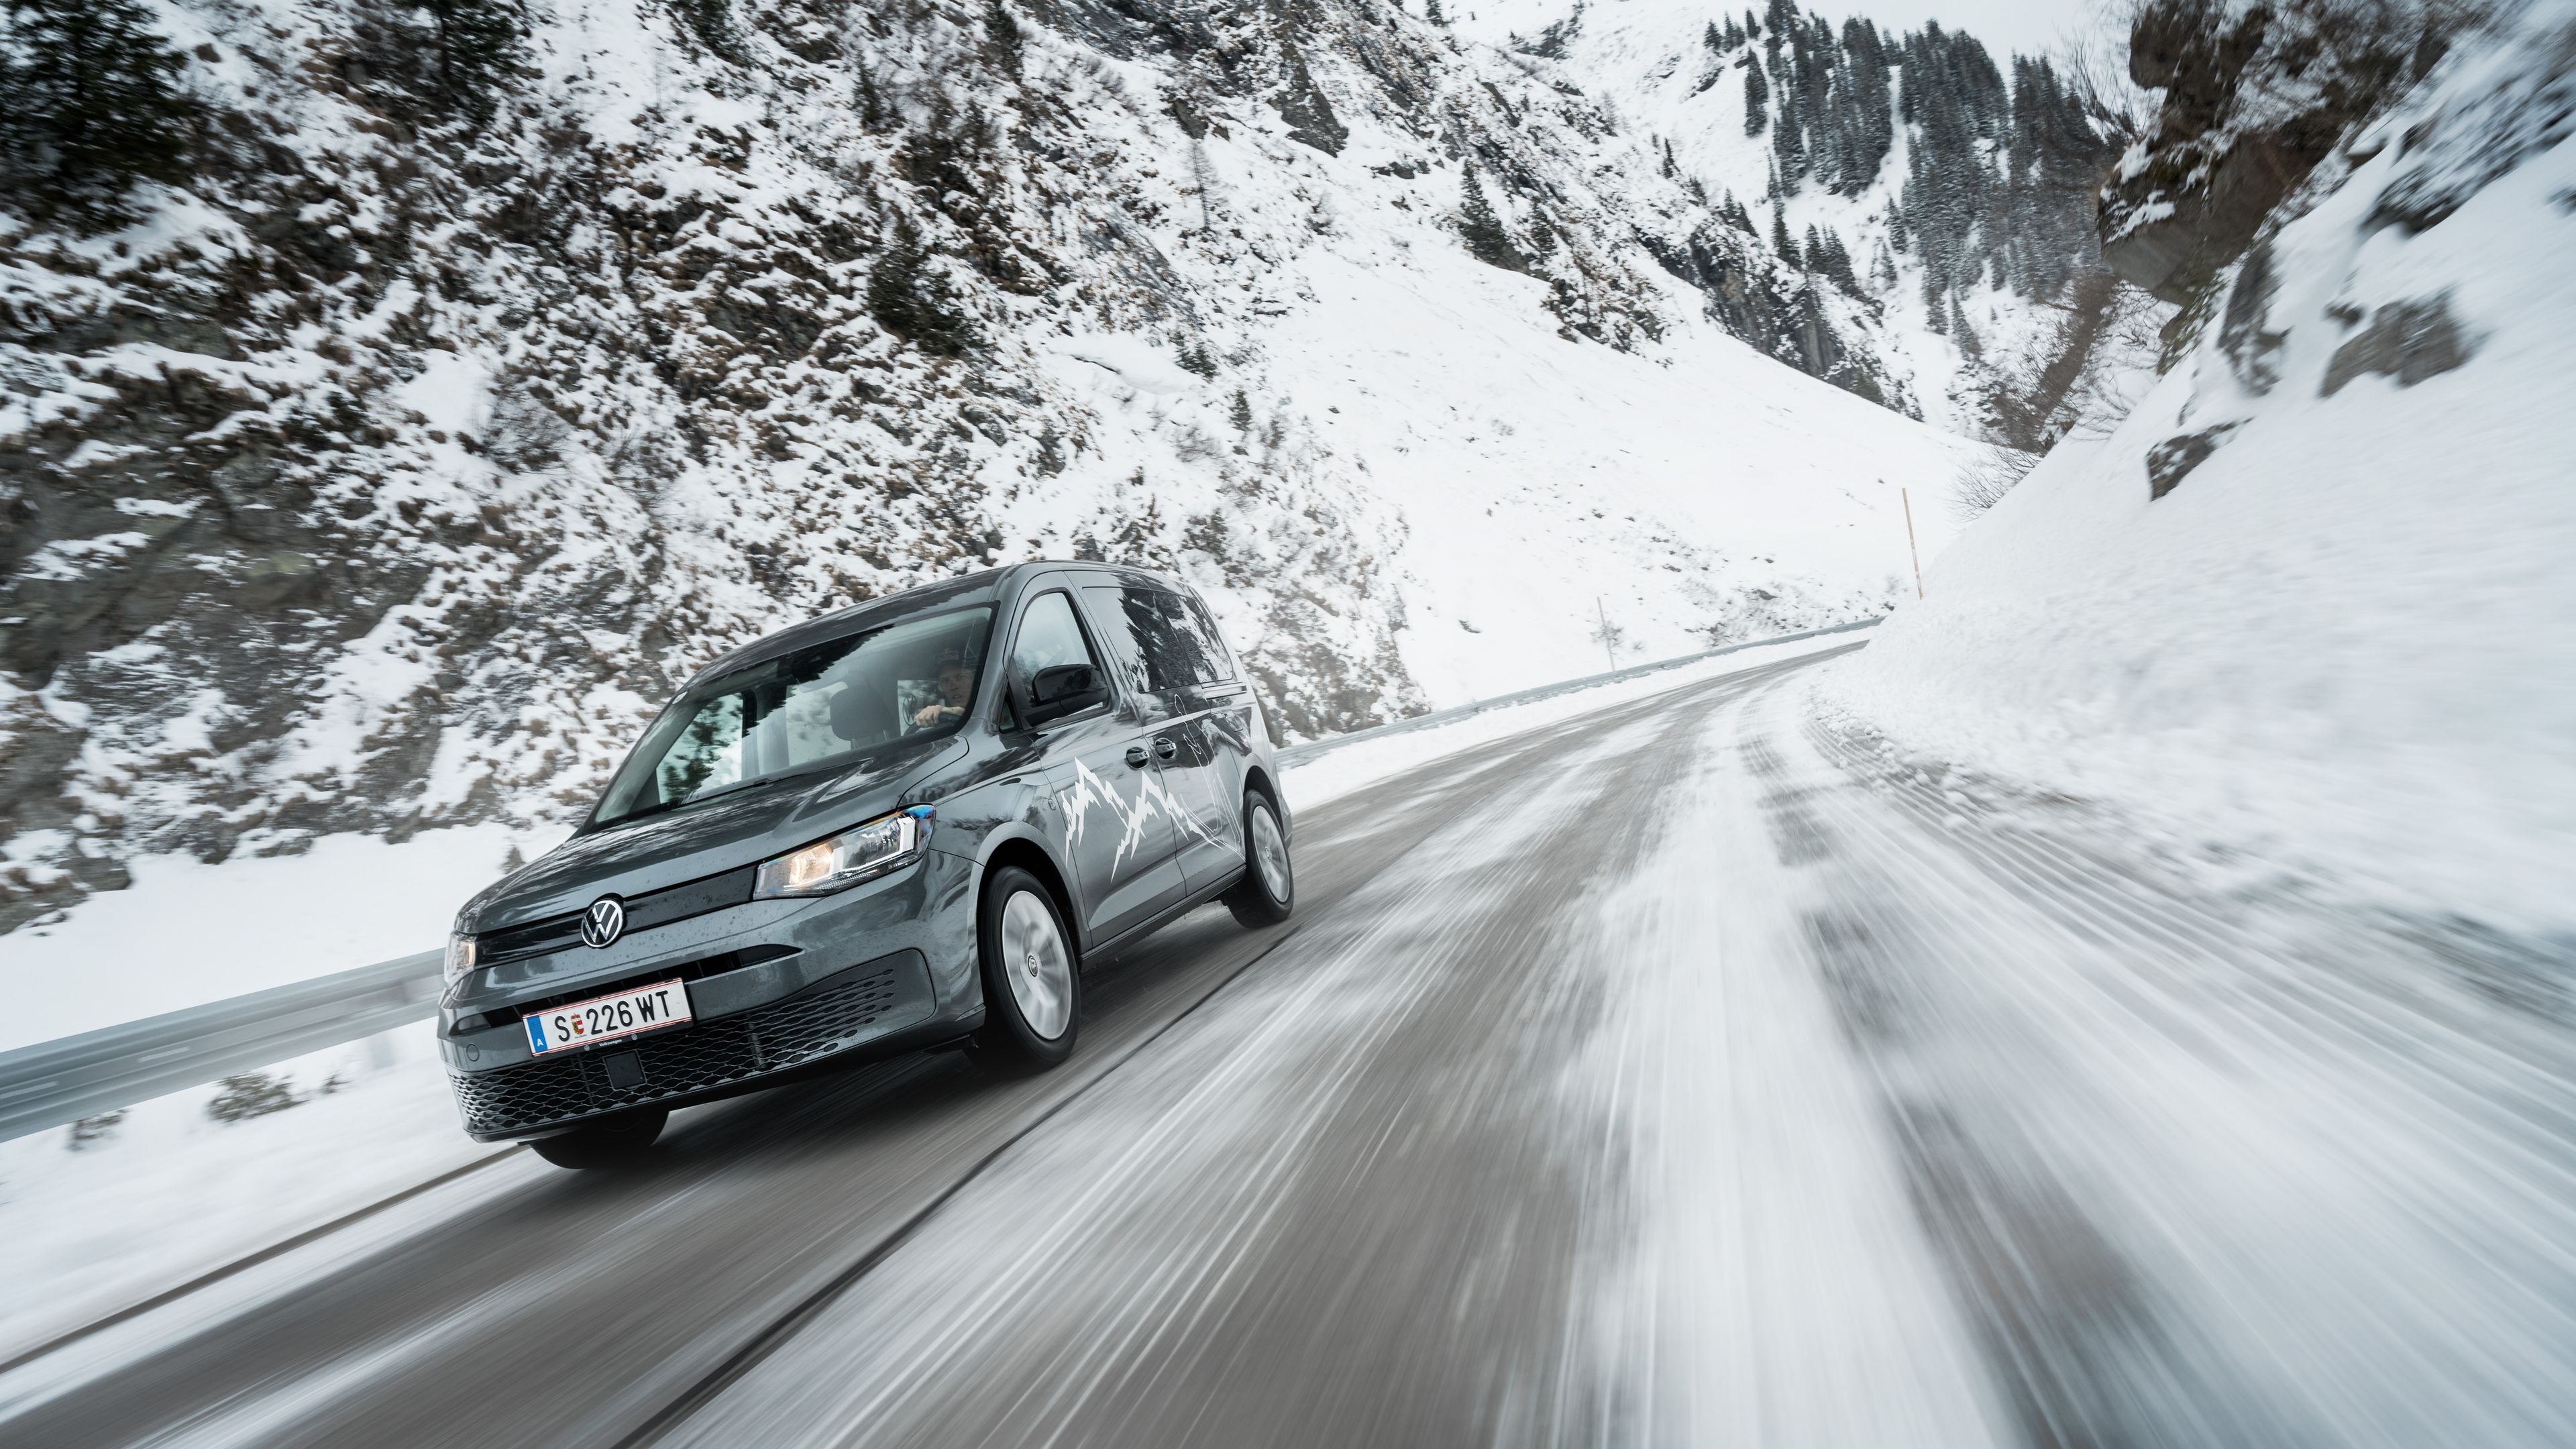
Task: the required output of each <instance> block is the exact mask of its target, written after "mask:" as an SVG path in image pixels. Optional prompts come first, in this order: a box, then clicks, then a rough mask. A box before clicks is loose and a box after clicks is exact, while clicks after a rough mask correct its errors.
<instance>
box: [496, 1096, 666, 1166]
mask: <svg viewBox="0 0 2576 1449" xmlns="http://www.w3.org/2000/svg"><path fill="white" fill-rule="evenodd" d="M670 1120H671V1114H670V1113H668V1112H666V1111H661V1110H658V1109H656V1110H652V1111H643V1112H621V1113H619V1114H618V1115H617V1116H615V1117H612V1118H610V1119H608V1120H606V1121H603V1122H597V1123H594V1124H592V1125H591V1126H588V1127H575V1128H574V1129H572V1130H571V1131H570V1132H565V1133H562V1134H560V1135H558V1136H554V1137H540V1138H538V1139H537V1140H536V1141H534V1142H531V1143H529V1144H528V1145H529V1146H530V1147H533V1148H535V1149H536V1150H537V1155H538V1156H539V1157H542V1158H544V1159H545V1160H546V1161H548V1162H551V1163H553V1164H554V1165H555V1166H557V1167H574V1168H596V1167H624V1166H627V1165H629V1164H631V1163H634V1162H637V1161H640V1160H642V1158H643V1157H644V1155H645V1154H646V1153H648V1152H650V1151H652V1149H653V1139H654V1138H656V1137H659V1136H661V1135H662V1124H663V1123H665V1122H668V1121H670Z"/></svg>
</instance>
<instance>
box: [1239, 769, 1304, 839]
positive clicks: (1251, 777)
mask: <svg viewBox="0 0 2576 1449" xmlns="http://www.w3.org/2000/svg"><path fill="white" fill-rule="evenodd" d="M1243 788H1244V789H1246V790H1258V791H1260V792H1261V793H1262V794H1263V795H1264V796H1266V797H1267V798H1268V799H1269V801H1270V808H1271V810H1272V812H1273V813H1275V814H1277V815H1278V817H1279V834H1280V835H1281V837H1282V838H1284V839H1286V840H1287V841H1289V842H1290V843H1291V844H1294V843H1295V842H1296V839H1297V826H1296V823H1295V822H1294V821H1292V820H1290V819H1289V818H1288V801H1287V798H1286V797H1285V796H1283V795H1281V794H1280V792H1279V784H1278V782H1277V781H1276V780H1274V779H1272V778H1271V775H1270V769H1269V767H1268V766H1267V765H1264V764H1261V763H1259V762H1255V763H1253V764H1252V765H1250V766H1248V767H1246V768H1245V770H1244V772H1243Z"/></svg>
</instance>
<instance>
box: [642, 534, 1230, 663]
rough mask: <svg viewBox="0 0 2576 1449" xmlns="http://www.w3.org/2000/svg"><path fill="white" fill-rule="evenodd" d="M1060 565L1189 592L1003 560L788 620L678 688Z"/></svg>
mask: <svg viewBox="0 0 2576 1449" xmlns="http://www.w3.org/2000/svg"><path fill="white" fill-rule="evenodd" d="M1064 568H1072V569H1096V570H1098V571H1100V572H1102V573H1107V574H1115V575H1118V576H1119V577H1122V578H1127V579H1132V580H1134V581H1135V582H1137V583H1140V584H1150V585H1152V586H1153V587H1156V588H1162V589H1171V590H1174V591H1176V592H1181V593H1186V592H1188V590H1187V589H1185V588H1184V587H1183V586H1182V585H1180V584H1179V583H1177V582H1175V581H1173V580H1171V579H1169V578H1166V577H1164V576H1163V575H1161V574H1158V573H1155V572H1153V571H1152V570H1150V569H1140V568H1135V567H1132V566H1130V565H1127V564H1112V563H1101V562H1098V561H1097V560H1093V559H1037V560H1033V561H1031V562H1028V563H1016V564H1006V565H1004V566H1003V567H1001V568H997V569H981V570H978V571H977V572H974V573H971V574H961V575H959V576H958V577H956V578H953V579H940V580H938V581H936V582H934V583H927V584H918V585H915V586H914V587H912V588H909V589H905V590H903V591H901V592H899V593H892V594H888V595H886V596H885V597H883V598H880V599H869V600H867V601H865V602H864V603H858V604H852V605H851V606H849V607H848V608H846V609H835V610H833V611H832V612H831V613H828V614H823V615H820V616H818V617H816V618H812V619H808V620H806V621H805V622H803V623H801V624H790V625H788V626H787V627H786V628H784V629H780V630H777V631H776V632H774V633H769V634H763V635H762V636H760V637H759V638H757V639H754V640H753V641H751V642H750V643H748V644H744V645H741V646H739V647H737V648H733V649H728V650H726V651H725V652H724V653H722V654H719V655H717V656H716V657H715V658H714V659H711V660H709V661H707V663H706V664H705V666H703V667H702V668H700V669H699V670H698V672H697V673H695V674H693V675H690V676H689V680H688V684H687V685H683V686H682V688H684V689H685V688H688V687H691V686H694V685H697V684H698V683H700V682H702V681H704V680H708V679H712V678H714V677H716V676H718V675H721V674H730V673H732V672H733V671H735V670H737V669H742V668H746V667H748V666H750V665H754V664H759V663H761V662H763V661H765V660H769V659H774V658H777V657H778V656H779V655H782V654H790V653H793V652H795V651H796V650H798V649H802V648H804V647H805V646H806V645H808V644H816V643H820V642H822V641H823V640H826V639H833V638H838V637H840V636H841V635H844V634H850V633H855V632H857V631H858V630H861V629H876V628H882V627H884V626H885V625H887V624H892V623H896V622H898V621H900V620H903V619H907V618H910V617H912V616H914V615H916V614H928V613H934V612H937V611H939V610H943V609H956V608H964V607H968V606H971V605H974V604H989V603H992V602H994V601H996V600H998V599H1000V598H1001V597H1002V595H1003V594H1005V593H1007V592H1008V591H1009V587H1010V585H1011V584H1013V583H1015V582H1017V581H1018V580H1019V579H1020V578H1021V577H1023V576H1025V575H1028V574H1032V573H1039V572H1043V571H1046V570H1050V569H1064Z"/></svg>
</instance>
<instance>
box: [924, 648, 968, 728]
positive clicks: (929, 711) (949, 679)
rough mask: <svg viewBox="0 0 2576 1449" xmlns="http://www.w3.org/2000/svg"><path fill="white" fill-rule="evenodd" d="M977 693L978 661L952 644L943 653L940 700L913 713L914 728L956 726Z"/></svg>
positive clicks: (940, 656) (940, 669)
mask: <svg viewBox="0 0 2576 1449" xmlns="http://www.w3.org/2000/svg"><path fill="white" fill-rule="evenodd" d="M974 692H975V661H973V660H972V659H969V658H967V657H966V651H965V650H964V649H962V648H959V647H957V646H955V645H951V646H949V647H948V648H946V649H943V650H941V651H940V654H939V700H938V702H937V703H935V704H925V705H923V706H922V707H921V708H919V709H917V710H915V711H913V715H912V727H913V728H914V729H917V730H926V729H936V728H938V727H939V726H941V725H948V724H955V723H957V722H958V721H959V720H961V719H964V718H965V717H966V704H967V700H968V699H969V697H970V696H972V695H973V694H974Z"/></svg>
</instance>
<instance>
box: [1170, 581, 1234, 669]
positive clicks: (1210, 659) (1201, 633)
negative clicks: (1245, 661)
mask: <svg viewBox="0 0 2576 1449" xmlns="http://www.w3.org/2000/svg"><path fill="white" fill-rule="evenodd" d="M1163 597H1164V598H1166V599H1169V600H1170V601H1171V602H1172V604H1174V605H1176V606H1177V607H1176V608H1175V609H1174V610H1173V622H1174V623H1175V624H1176V625H1177V626H1178V627H1179V628H1180V629H1181V631H1182V632H1183V633H1185V634H1187V635H1188V636H1189V640H1190V647H1191V648H1192V650H1194V651H1195V653H1196V657H1197V660H1198V665H1199V683H1201V684H1222V683H1224V682H1226V681H1227V680H1229V679H1232V678H1234V661H1233V660H1231V659H1229V658H1228V657H1227V656H1226V652H1225V645H1224V643H1223V642H1222V639H1223V636H1221V635H1219V634H1218V633H1217V632H1216V620H1214V619H1211V618H1209V617H1208V611H1207V605H1205V604H1202V603H1200V602H1199V601H1198V600H1196V599H1191V598H1184V597H1182V596H1181V595H1178V594H1166V595H1164V596H1163Z"/></svg>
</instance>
